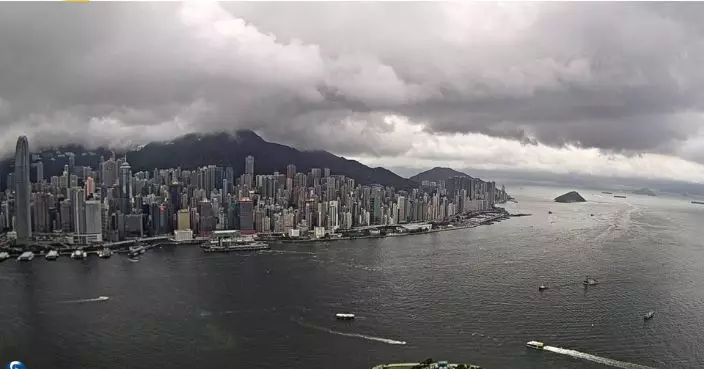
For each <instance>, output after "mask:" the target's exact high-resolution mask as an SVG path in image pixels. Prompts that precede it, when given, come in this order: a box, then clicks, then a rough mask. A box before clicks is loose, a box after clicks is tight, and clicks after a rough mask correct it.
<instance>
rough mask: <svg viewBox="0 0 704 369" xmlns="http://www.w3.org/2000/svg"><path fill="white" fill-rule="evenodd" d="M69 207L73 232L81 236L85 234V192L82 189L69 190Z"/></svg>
mask: <svg viewBox="0 0 704 369" xmlns="http://www.w3.org/2000/svg"><path fill="white" fill-rule="evenodd" d="M71 207H72V208H71V213H72V214H73V230H74V232H76V233H77V234H79V235H83V234H85V233H86V192H85V191H84V190H83V189H82V188H79V187H74V188H72V189H71Z"/></svg>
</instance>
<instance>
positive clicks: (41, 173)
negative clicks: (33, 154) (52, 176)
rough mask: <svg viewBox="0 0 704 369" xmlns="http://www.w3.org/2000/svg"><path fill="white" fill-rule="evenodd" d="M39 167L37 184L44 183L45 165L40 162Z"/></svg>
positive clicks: (37, 164)
mask: <svg viewBox="0 0 704 369" xmlns="http://www.w3.org/2000/svg"><path fill="white" fill-rule="evenodd" d="M36 166H37V183H42V181H44V163H43V162H41V161H38V162H37V163H36Z"/></svg>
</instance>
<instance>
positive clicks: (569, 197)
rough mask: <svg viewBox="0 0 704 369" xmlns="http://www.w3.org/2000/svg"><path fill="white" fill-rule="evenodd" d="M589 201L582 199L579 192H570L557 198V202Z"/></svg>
mask: <svg viewBox="0 0 704 369" xmlns="http://www.w3.org/2000/svg"><path fill="white" fill-rule="evenodd" d="M586 201H587V200H585V199H584V197H582V195H580V194H579V193H577V191H570V192H568V193H566V194H564V195H560V196H558V197H556V198H555V202H566V203H569V202H586Z"/></svg>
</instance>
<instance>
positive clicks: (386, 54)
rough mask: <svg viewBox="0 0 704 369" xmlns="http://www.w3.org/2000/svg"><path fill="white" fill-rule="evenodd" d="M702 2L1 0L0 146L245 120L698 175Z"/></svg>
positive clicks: (435, 155) (567, 166)
mask: <svg viewBox="0 0 704 369" xmlns="http://www.w3.org/2000/svg"><path fill="white" fill-rule="evenodd" d="M702 36H704V7H702V5H700V4H691V3H676V4H675V3H671V4H664V3H658V4H646V3H507V4H494V3H471V4H463V3H397V2H393V3H370V2H363V3H349V2H348V3H320V2H313V3H226V4H218V3H203V2H199V3H183V4H181V3H149V4H144V3H142V4H137V3H88V4H86V3H83V4H63V3H43V4H39V3H2V4H0V127H1V128H0V129H2V132H3V134H2V135H0V155H7V154H9V153H11V152H12V150H14V146H15V140H16V138H17V136H18V135H20V134H25V135H27V136H29V140H30V145H31V146H32V147H34V148H36V147H38V146H45V145H51V144H63V143H69V142H70V143H82V144H86V145H89V146H97V145H107V146H112V147H116V148H119V147H125V146H130V145H136V144H143V143H146V142H149V141H152V140H167V139H170V138H173V137H175V136H179V135H182V134H185V133H189V132H211V131H220V130H235V129H242V128H248V129H253V130H255V131H256V132H258V133H260V134H261V135H262V136H264V137H265V138H266V139H269V140H272V141H276V142H279V143H283V144H287V145H291V146H295V147H297V148H299V149H324V150H328V151H331V152H333V153H335V154H338V155H343V156H346V157H351V158H356V159H358V160H360V161H362V162H364V163H366V164H370V165H382V166H388V167H397V168H411V169H415V168H418V169H426V168H429V167H432V166H435V165H443V166H452V167H454V168H456V169H467V170H468V171H471V170H472V169H477V170H492V169H498V170H503V171H506V170H515V171H519V172H526V171H527V172H538V173H540V172H551V173H557V174H565V175H570V174H579V175H589V174H593V175H600V176H615V177H640V178H649V179H672V180H681V181H688V182H695V183H696V182H703V183H704V165H703V164H704V131H703V130H702V126H703V122H704V120H703V116H702V111H703V109H704V68H703V67H702V66H704V37H702Z"/></svg>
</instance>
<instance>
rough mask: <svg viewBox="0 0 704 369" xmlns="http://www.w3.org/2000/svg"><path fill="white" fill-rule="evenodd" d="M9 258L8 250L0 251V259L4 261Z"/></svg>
mask: <svg viewBox="0 0 704 369" xmlns="http://www.w3.org/2000/svg"><path fill="white" fill-rule="evenodd" d="M9 258H10V254H9V253H8V252H5V251H3V252H0V261H5V260H7V259H9Z"/></svg>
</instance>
